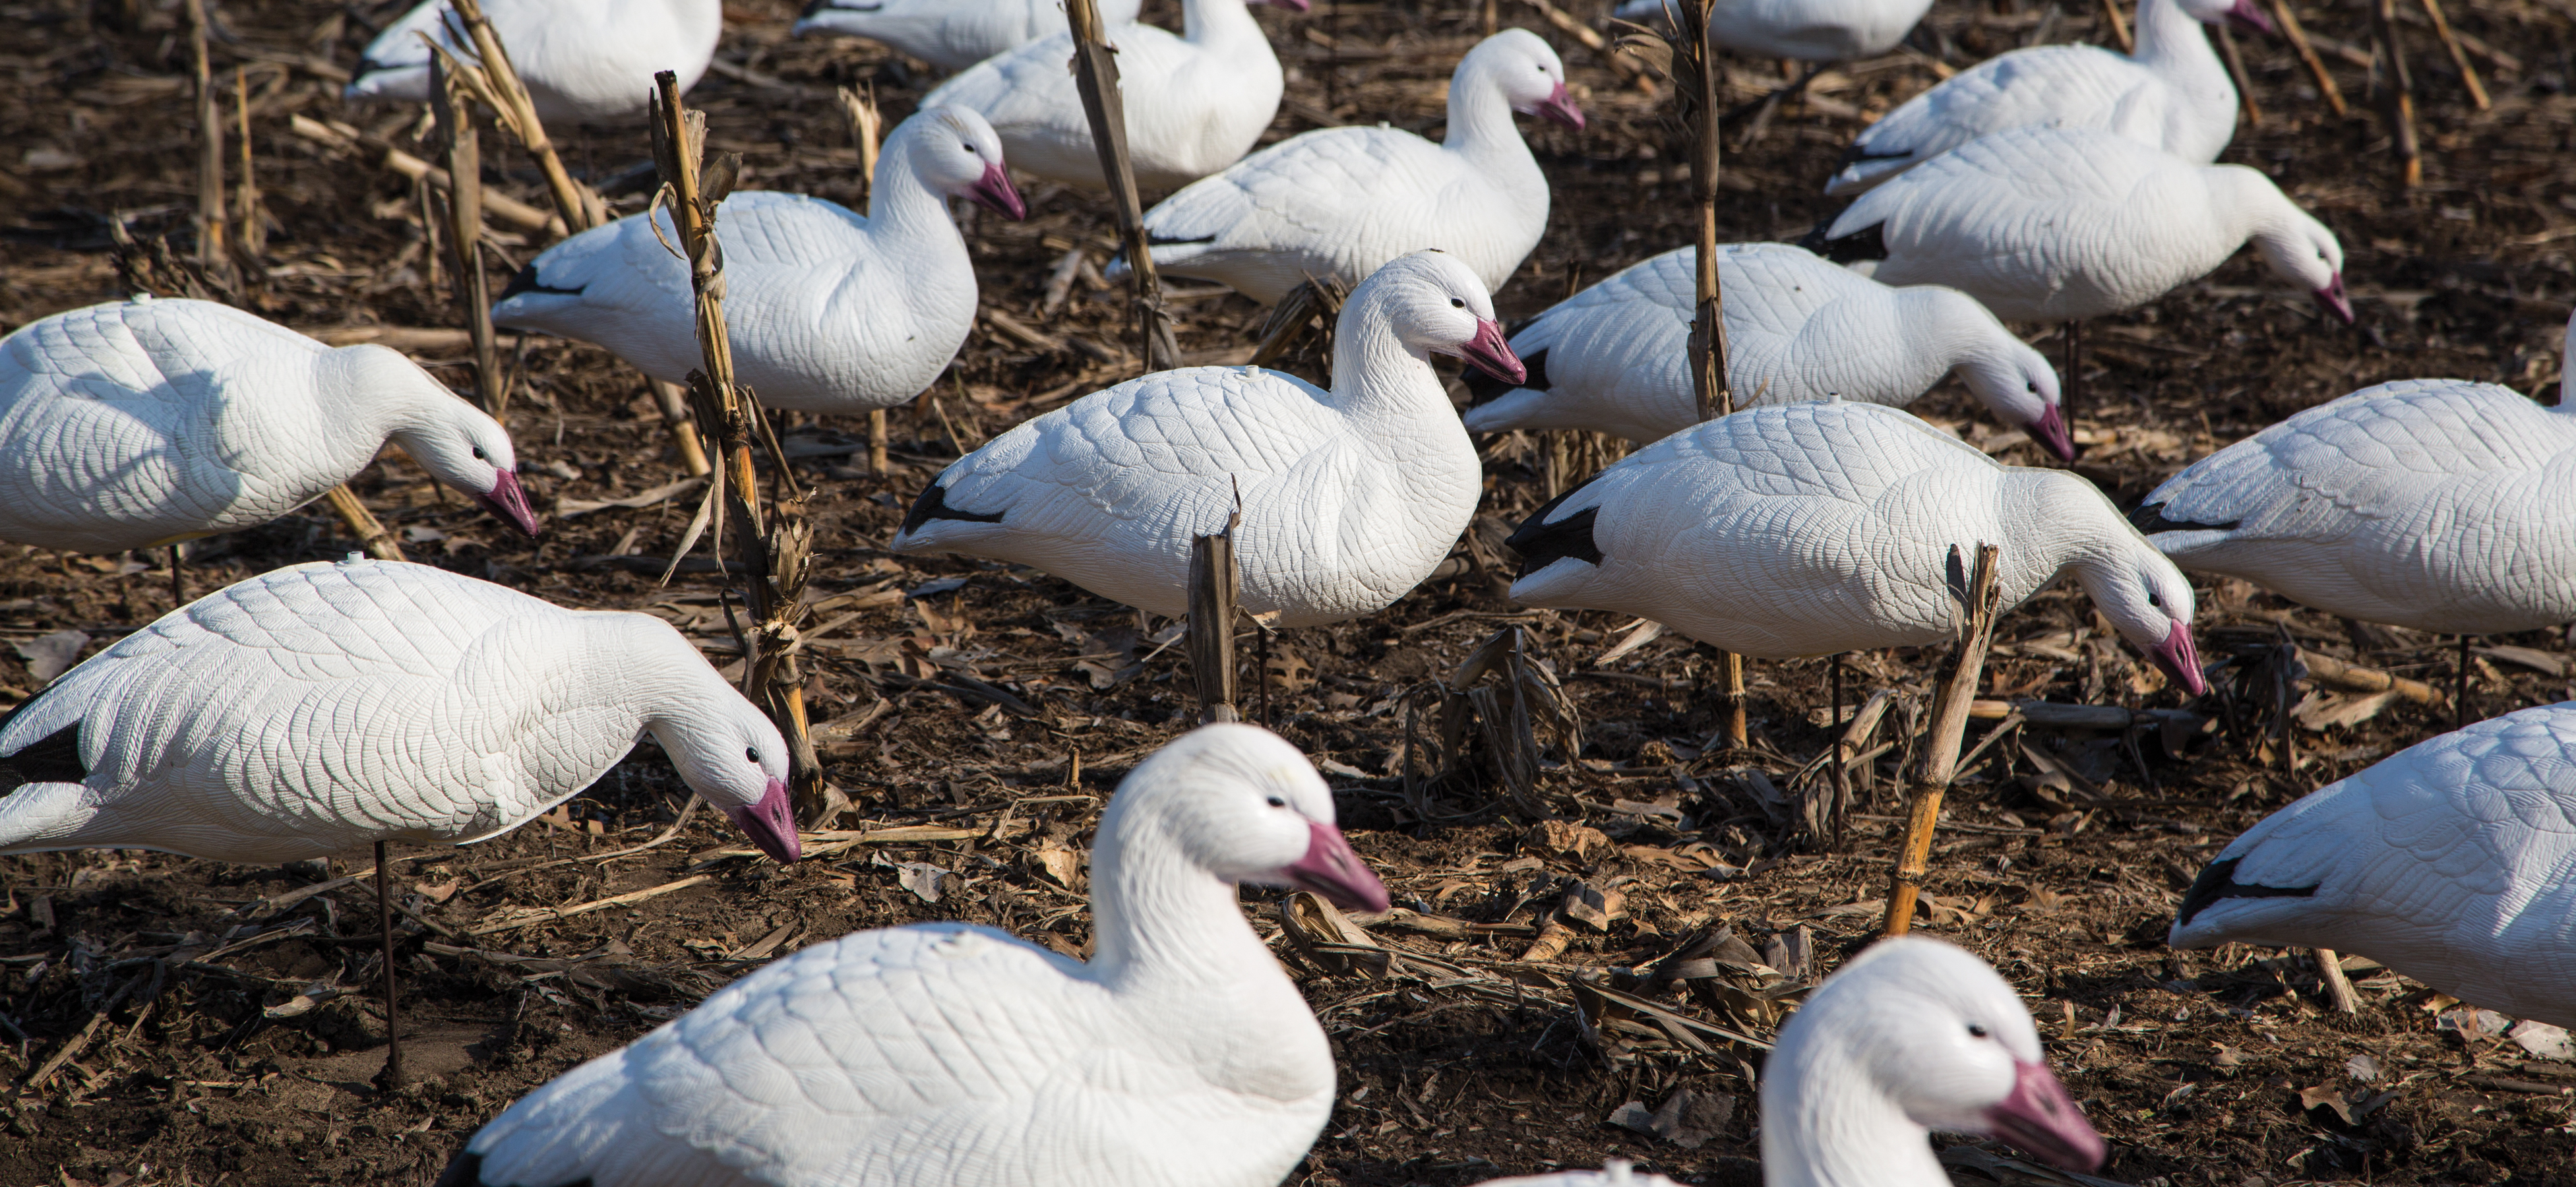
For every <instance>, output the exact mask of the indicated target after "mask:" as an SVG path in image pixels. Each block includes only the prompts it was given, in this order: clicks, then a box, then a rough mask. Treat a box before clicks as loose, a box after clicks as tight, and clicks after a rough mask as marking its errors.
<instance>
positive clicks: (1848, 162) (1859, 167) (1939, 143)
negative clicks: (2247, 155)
mask: <svg viewBox="0 0 2576 1187" xmlns="http://www.w3.org/2000/svg"><path fill="white" fill-rule="evenodd" d="M2222 21H2223V22H2227V23H2229V24H2233V25H2236V26H2238V27H2240V28H2244V29H2248V30H2252V31H2254V32H2259V33H2269V32H2271V31H2272V20H2271V18H2269V17H2267V16H2264V15H2263V12H2262V10H2261V9H2259V8H2256V7H2255V6H2254V3H2253V0H2142V2H2141V3H2140V4H2139V5H2138V50H2137V52H2136V53H2135V54H2122V53H2115V52H2113V51H2111V50H2107V49H2102V48H2100V47H2097V46H2090V45H2034V46H2031V47H2029V48H2026V49H2017V50H2014V51H2012V52H2010V53H2007V54H2002V55H1999V56H1997V57H1992V58H1988V59H1986V60H1985V61H1983V62H1979V63H1977V64H1976V65H1975V66H1973V67H1971V68H1969V69H1967V70H1964V71H1961V72H1960V73H1958V74H1957V75H1955V76H1953V77H1951V78H1949V79H1947V80H1944V81H1943V82H1942V83H1941V84H1940V85H1938V86H1935V87H1933V88H1932V89H1931V90H1928V91H1925V92H1923V93H1922V94H1919V95H1916V96H1915V97H1913V98H1911V99H1908V100H1906V101H1905V102H1904V103H1903V104H1902V105H1900V106H1899V107H1897V109H1896V110H1894V111H1891V112H1888V113H1887V115H1886V116H1885V117H1884V118H1882V119H1880V120H1879V121H1878V122H1877V123H1874V124H1871V125H1870V126H1869V127H1867V128H1865V129H1862V131H1861V134H1860V135H1859V136H1858V137H1856V138H1854V140H1853V141H1852V146H1851V151H1849V152H1847V153H1845V154H1843V166H1842V171H1841V172H1839V173H1836V174H1834V177H1833V180H1832V181H1830V182H1828V183H1826V185H1825V192H1826V193H1828V194H1836V195H1848V194H1857V193H1861V192H1862V191H1865V190H1867V189H1869V188H1870V187H1872V186H1875V185H1878V184H1879V183H1881V182H1883V181H1886V180H1888V179H1889V178H1892V177H1894V176H1896V175H1897V174H1899V173H1903V172H1905V171H1906V170H1908V169H1911V168H1913V167H1914V166H1916V165H1920V164H1922V163H1923V162H1925V161H1928V160H1931V159H1932V158H1934V157H1937V156H1939V155H1941V154H1942V153H1945V152H1948V151H1950V150H1951V149H1954V148H1957V147H1959V146H1960V145H1963V144H1966V143H1967V142H1969V141H1971V140H1974V139H1976V138H1978V137H1980V136H1984V135H1986V134H1988V133H1990V132H2000V131H2003V130H2004V129H2006V128H2023V127H2032V126H2039V125H2045V126H2048V127H2055V128H2093V129H2098V130H2101V131H2106V132H2116V133H2118V134H2120V135H2123V136H2127V137H2130V138H2131V139H2134V140H2137V141H2139V142H2140V143H2143V144H2150V145H2154V146H2155V147H2158V148H2161V149H2163V150H2165V151H2166V152H2169V153H2172V154H2174V155H2175V156H2178V157H2181V158H2182V159H2184V160H2186V161H2192V162H2195V163H2199V164H2207V163H2209V162H2212V161H2215V160H2217V159H2218V154H2219V151H2220V150H2222V149H2224V148H2226V147H2227V142H2228V140H2229V139H2230V138H2232V137H2234V136H2235V135H2236V106H2237V102H2236V84H2235V83H2234V82H2233V81H2231V80H2229V78H2228V77H2227V66H2226V65H2225V64H2224V63H2222V62H2220V61H2219V60H2218V53H2217V51H2216V50H2213V49H2211V48H2210V46H2209V38H2208V37H2207V36H2206V35H2205V34H2204V33H2202V31H2201V26H2202V25H2203V24H2211V25H2215V24H2218V23H2220V22H2222Z"/></svg>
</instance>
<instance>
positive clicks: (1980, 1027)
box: [1968, 1022, 1986, 1039]
mask: <svg viewBox="0 0 2576 1187" xmlns="http://www.w3.org/2000/svg"><path fill="white" fill-rule="evenodd" d="M1968 1037H1969V1038H1972V1039H1982V1038H1984V1037H1986V1026H1985V1024H1984V1023H1982V1022H1971V1023H1969V1024H1968Z"/></svg>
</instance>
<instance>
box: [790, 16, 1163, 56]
mask: <svg viewBox="0 0 2576 1187" xmlns="http://www.w3.org/2000/svg"><path fill="white" fill-rule="evenodd" d="M1139 3H1140V0H1099V4H1100V20H1101V23H1102V24H1105V25H1107V26H1109V27H1110V28H1113V29H1114V28H1117V27H1119V26H1121V25H1132V24H1134V23H1135V22H1136V9H1137V7H1138V6H1139ZM1064 29H1065V24H1064V0H807V2H806V5H805V13H804V16H803V17H802V18H801V19H799V20H798V21H797V22H796V28H795V35H796V36H798V37H803V36H805V35H806V34H808V33H812V32H815V31H817V30H820V31H822V32H827V33H847V34H849V35H851V36H853V37H865V38H867V39H868V40H870V41H881V42H884V43H885V44H887V45H890V46H893V47H894V48H895V49H897V50H900V51H902V52H904V53H907V54H911V55H912V56H913V57H916V58H919V59H921V60H922V61H925V62H928V63H930V64H931V65H933V66H936V67H938V68H940V69H942V70H946V71H948V72H950V73H952V74H953V73H955V72H957V71H960V70H963V69H965V68H967V67H969V66H972V65H974V64H975V63H977V62H981V61H983V60H984V59H986V58H989V57H992V56H994V55H995V54H1004V53H1009V52H1010V51H1012V50H1015V49H1018V48H1020V47H1021V46H1023V45H1027V44H1028V43H1030V42H1032V41H1037V40H1039V39H1041V38H1044V37H1046V36H1048V35H1050V34H1055V33H1062V32H1064Z"/></svg>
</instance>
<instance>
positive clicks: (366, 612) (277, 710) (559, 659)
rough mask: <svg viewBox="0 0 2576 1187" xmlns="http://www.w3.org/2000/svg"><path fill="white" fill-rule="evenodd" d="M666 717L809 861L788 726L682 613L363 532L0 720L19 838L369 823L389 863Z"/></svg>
mask: <svg viewBox="0 0 2576 1187" xmlns="http://www.w3.org/2000/svg"><path fill="white" fill-rule="evenodd" d="M648 733H649V734H651V735H653V737H654V738H655V739H656V740H658V741H660V742H661V743H662V747H663V749H664V750H665V751H666V752H668V753H669V755H670V757H671V762H672V765H674V766H676V767H678V768H679V772H680V778H681V779H682V780H684V781H685V782H687V783H688V785H689V786H690V787H692V788H694V789H696V791H697V792H698V794H699V795H701V796H704V797H705V798H706V800H707V802H708V803H710V804H713V805H715V806H716V807H717V808H719V809H722V810H723V811H724V812H725V814H726V815H728V816H731V817H732V818H733V819H734V821H735V822H736V823H738V824H740V825H741V826H742V829H743V831H744V832H746V833H749V834H750V835H751V838H752V840H753V842H754V843H756V844H758V845H759V846H760V848H761V849H762V850H763V851H764V852H767V853H768V854H769V855H770V856H772V857H775V858H777V859H778V860H780V861H794V860H796V857H797V853H798V849H797V837H796V826H795V822H794V821H793V820H792V819H790V817H789V815H788V803H787V783H786V778H787V745H786V743H785V742H784V741H782V740H781V739H780V738H779V735H778V730H777V728H776V727H774V726H772V725H771V724H770V723H769V719H768V718H767V717H764V716H762V715H761V712H760V710H758V709H756V708H753V707H752V705H751V702H749V701H746V700H744V699H743V698H742V694H740V693H737V692H735V691H734V690H733V689H732V688H731V687H729V686H728V685H726V684H725V682H724V679H723V677H721V676H718V675H717V674H716V672H715V670H714V669H713V668H710V667H708V666H707V662H706V660H705V659H703V658H701V657H700V656H699V655H698V652H697V648H696V647H694V646H692V645H691V644H690V643H689V641H688V640H686V639H684V638H681V637H680V634H679V632H677V631H674V630H672V629H671V627H670V625H669V624H668V623H665V622H663V621H662V620H660V619H657V618H654V617H651V616H649V615H644V614H629V613H617V612H581V611H572V610H565V609H562V608H559V607H557V606H554V605H551V604H549V603H546V602H541V601H539V600H537V599H535V598H532V597H529V596H527V595H525V594H522V593H518V592H516V591H513V590H509V589H504V588H502V587H501V586H498V585H493V584H491V583H489V582H485V581H476V580H474V579H472V578H470V577H460V576H457V575H456V574H453V573H448V572H445V571H443V570H439V569H433V568H430V567H429V566H427V565H413V564H403V563H400V562H391V561H372V560H365V559H362V558H360V557H358V556H357V554H355V553H352V554H350V557H349V559H347V560H344V561H338V562H330V561H321V562H315V563H312V564H303V565H295V566H292V567H289V568H284V569H278V570H276V571H274V572H271V573H267V574H263V575H261V576H258V577H253V578H251V579H249V580H247V581H241V582H236V583H234V584H232V585H230V586H227V587H225V588H223V589H220V590H217V591H215V592H214V593H211V594H208V595H206V596H205V597H202V598H199V599H197V600H196V601H194V602H191V603H189V604H188V605H186V606H183V607H181V608H179V609H177V610H174V611H172V612H170V613H169V614H167V615H164V616H163V617H162V618H161V619H160V620H159V621H156V622H154V623H153V624H152V625H151V626H148V627H145V628H144V629H142V630H140V631H137V632H135V633H134V634H131V635H128V636H126V637H125V638H124V639H123V640H120V641H119V642H117V643H116V644H115V645H114V646H112V647H109V648H108V649H107V650H105V651H102V652H100V653H98V654H97V655H94V656H92V657H90V658H89V659H88V660H86V661H84V662H82V664H81V665H80V666H79V667H76V668H73V669H72V670H71V671H69V672H66V673H64V674H63V675H62V676H61V678H59V679H57V680H55V681H54V682H53V683H52V684H50V685H48V686H46V688H45V690H44V691H42V692H40V693H38V694H36V696H35V697H34V698H33V699H31V700H29V701H28V702H27V703H25V704H23V705H20V706H18V708H17V709H16V710H14V711H12V712H11V713H10V714H9V716H8V717H6V718H5V719H0V853H37V852H43V851H47V850H56V849H158V850H162V851H164V852H169V853H182V854H186V855H188V856H191V857H200V858H206V859H209V860H213V861H232V862H258V863H278V862H289V861H301V860H305V859H308V858H316V857H327V856H330V855H332V854H335V853H342V852H346V851H348V850H351V849H355V848H358V847H360V846H364V845H367V844H370V843H373V844H374V845H375V846H376V865H377V868H378V869H379V870H382V869H383V868H384V858H385V850H384V846H385V843H386V842H388V841H407V842H410V843H413V844H418V845H462V844H469V843H472V842H475V841H480V840H485V839H488V838H490V837H494V836H498V835H500V834H502V833H505V832H508V831H510V830H511V829H513V828H516V827H518V826H519V825H521V824H523V823H525V822H527V821H528V820H529V819H530V818H531V817H534V816H535V815H537V814H538V813H540V812H543V811H545V810H546V809H548V808H550V807H553V806H554V805H556V804H558V803H561V802H563V801H564V800H567V799H570V798H572V797H573V796H574V795H576V794H578V793H579V792H580V791H581V790H582V789H583V788H586V787H588V786H590V784H591V783H592V782H593V781H595V780H597V779H598V778H599V777H600V776H601V775H602V774H604V773H606V772H607V771H608V769H609V768H611V767H613V766H615V765H617V762H618V760H620V759H622V758H624V757H626V755H627V752H629V751H631V750H633V749H634V747H635V743H636V742H637V741H638V740H640V739H641V738H642V737H643V736H644V735H645V734H648ZM376 889H377V894H378V896H379V898H380V899H381V897H382V895H383V893H384V882H383V880H382V879H379V880H378V881H377V883H376ZM382 909H383V908H382V904H381V902H380V903H379V910H380V911H381V910H382ZM385 942H386V944H387V949H388V950H387V953H386V955H387V958H388V962H387V966H386V967H387V968H388V970H390V968H391V967H392V965H391V959H390V958H391V955H392V953H391V944H392V936H391V933H390V932H388V933H387V935H386V941H385ZM385 987H386V992H387V996H388V999H389V1000H388V1002H387V1007H388V1009H387V1013H388V1016H389V1017H390V1016H391V1015H392V1009H391V1004H392V1003H391V1001H390V997H391V994H392V988H393V983H392V978H391V974H390V972H388V974H387V979H386V986H385ZM388 1046H389V1052H388V1054H389V1056H391V1057H390V1058H389V1059H388V1061H387V1067H388V1069H389V1070H392V1071H393V1072H394V1075H395V1078H399V1075H400V1073H399V1070H398V1069H399V1066H400V1056H399V1048H398V1047H395V1046H393V1045H392V1043H391V1041H390V1040H389V1043H388Z"/></svg>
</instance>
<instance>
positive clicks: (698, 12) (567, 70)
mask: <svg viewBox="0 0 2576 1187" xmlns="http://www.w3.org/2000/svg"><path fill="white" fill-rule="evenodd" d="M483 16H484V19H486V20H489V21H490V22H492V32H493V33H494V34H495V35H497V36H498V37H499V38H500V41H501V48H502V50H503V51H504V52H506V53H508V54H509V56H510V64H511V65H512V66H513V67H516V68H517V69H518V72H519V80H520V81H521V82H522V83H525V84H526V85H527V88H528V98H529V99H530V100H531V101H533V102H534V103H535V104H536V108H537V118H538V119H540V120H543V121H544V122H546V123H548V124H566V123H574V124H606V123H612V122H615V121H618V120H622V119H626V118H628V117H630V116H634V115H637V114H639V113H641V112H642V111H643V110H644V106H645V96H647V95H648V94H650V93H651V92H652V89H653V75H654V73H655V72H656V71H661V70H668V71H671V72H673V73H675V74H677V75H679V80H680V90H681V91H682V92H686V91H687V90H688V89H689V88H690V87H693V86H696V85H697V83H698V79H699V77H700V76H702V75H704V74H705V73H706V72H707V63H709V62H711V61H713V60H714V59H715V56H716V39H717V38H718V37H719V36H721V35H722V34H723V33H724V5H723V4H722V3H721V0H484V3H483ZM424 35H426V36H427V37H429V38H430V40H432V41H436V42H437V43H438V44H439V45H441V46H444V47H445V48H446V49H447V51H448V52H450V53H458V54H461V56H463V57H465V58H466V59H468V60H472V59H473V58H474V56H475V55H474V50H473V42H472V40H471V39H470V38H468V37H466V36H465V30H464V26H463V25H462V24H460V23H459V22H458V21H457V20H456V16H455V13H454V12H453V11H451V10H450V9H449V8H448V5H447V0H428V2H427V3H425V4H422V5H421V6H420V7H418V8H414V9H412V10H411V11H410V12H407V13H404V14H403V16H402V18H401V19H400V20H397V21H395V22H394V23H393V24H391V25H387V26H385V31H384V32H382V33H379V34H377V35H376V39H375V40H374V41H370V42H368V43H367V50H366V54H365V57H364V60H362V61H360V62H359V63H358V70H357V77H355V78H352V79H351V80H349V85H348V88H347V89H346V90H345V91H344V92H343V96H344V97H345V98H347V99H348V100H349V101H351V102H358V101H363V100H376V101H393V102H407V103H421V102H426V101H427V100H428V99H429V47H428V46H427V45H425V44H423V43H422V41H421V38H422V37H423V36H424Z"/></svg>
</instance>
